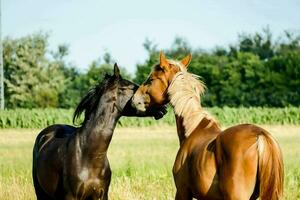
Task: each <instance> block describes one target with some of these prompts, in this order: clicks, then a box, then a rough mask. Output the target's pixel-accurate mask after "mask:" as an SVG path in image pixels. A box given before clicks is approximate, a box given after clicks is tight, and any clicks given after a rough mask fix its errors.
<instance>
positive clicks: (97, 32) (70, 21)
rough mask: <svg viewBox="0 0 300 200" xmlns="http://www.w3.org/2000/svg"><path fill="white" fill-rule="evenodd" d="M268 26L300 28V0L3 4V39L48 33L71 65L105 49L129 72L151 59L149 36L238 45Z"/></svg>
mask: <svg viewBox="0 0 300 200" xmlns="http://www.w3.org/2000/svg"><path fill="white" fill-rule="evenodd" d="M267 25H269V27H270V29H271V30H272V31H273V32H274V33H275V34H277V35H278V34H279V33H282V32H283V30H300V1H299V0H285V1H284V0H282V1H278V0H244V1H242V0H189V1H187V0H186V1H183V0H181V1H179V0H160V1H159V0H151V1H143V0H127V1H121V0H119V1H117V0H107V1H104V0H84V1H83V0H48V1H46V0H2V28H3V29H2V33H3V36H10V37H20V36H25V35H27V34H31V33H34V32H38V31H41V30H42V31H46V32H49V33H50V39H49V45H50V48H51V49H54V48H55V47H57V45H58V44H62V43H67V44H69V47H70V55H69V56H68V61H70V62H72V63H74V64H75V65H76V66H78V67H79V68H81V69H86V68H87V67H88V65H89V64H90V63H91V62H92V61H93V60H95V59H97V58H99V57H101V56H102V55H103V54H104V52H105V51H107V52H109V53H111V54H112V55H113V58H114V59H115V60H116V61H117V62H118V63H119V65H120V66H124V67H126V68H127V69H128V71H130V72H134V70H135V65H136V63H138V62H143V61H144V60H145V58H146V56H147V53H146V51H145V50H144V49H143V45H142V44H143V42H144V41H145V39H146V38H149V39H150V40H153V41H154V42H155V43H157V44H158V47H159V49H163V48H167V47H169V46H170V45H171V44H172V42H173V40H174V38H175V36H181V37H184V38H185V39H187V40H188V41H189V43H190V44H191V46H192V47H195V48H204V49H211V48H213V47H214V46H216V45H219V46H220V45H221V46H222V45H227V44H230V43H234V42H235V41H236V39H237V35H238V33H242V32H247V33H253V32H255V31H260V30H262V28H263V27H266V26H267Z"/></svg>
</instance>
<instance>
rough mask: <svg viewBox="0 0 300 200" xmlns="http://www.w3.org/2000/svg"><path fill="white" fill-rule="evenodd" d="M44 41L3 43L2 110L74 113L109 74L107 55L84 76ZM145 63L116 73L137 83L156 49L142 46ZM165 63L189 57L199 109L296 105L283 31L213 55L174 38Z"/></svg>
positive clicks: (294, 70)
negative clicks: (199, 91) (199, 88)
mask: <svg viewBox="0 0 300 200" xmlns="http://www.w3.org/2000/svg"><path fill="white" fill-rule="evenodd" d="M48 39H49V36H48V35H47V34H45V33H35V34H31V35H28V36H25V37H22V38H17V39H14V38H9V37H7V38H5V39H4V41H3V61H4V78H5V82H4V87H5V99H6V101H5V103H6V107H7V108H39V107H42V108H45V107H59V108H74V107H75V106H76V104H77V103H78V102H79V100H80V98H81V97H82V96H83V95H84V94H85V93H86V92H87V90H88V89H89V88H91V87H93V86H94V85H95V84H96V83H98V82H100V81H101V80H102V79H103V77H104V75H105V74H106V73H111V71H112V65H113V63H114V60H113V58H112V56H111V55H110V54H109V53H105V54H104V56H103V57H102V58H101V59H96V60H95V61H93V62H92V63H91V64H90V65H89V67H88V69H87V70H86V71H80V70H79V68H78V67H76V66H74V65H72V63H68V62H67V61H66V56H67V55H68V54H69V48H68V45H65V44H63V45H59V46H58V47H57V49H56V50H55V51H50V50H49V44H48ZM143 45H144V48H145V50H146V51H147V53H148V57H147V59H146V60H145V61H144V62H143V63H140V64H137V66H136V72H135V74H134V75H132V74H129V73H128V72H127V71H126V69H125V68H122V67H121V68H122V71H123V72H122V74H123V75H124V76H125V78H127V79H131V80H133V81H135V82H136V83H139V84H140V83H142V82H143V81H144V80H145V79H146V78H147V76H148V74H149V73H150V70H151V66H153V65H154V64H155V63H157V62H158V57H159V51H160V49H158V48H157V45H156V44H155V43H153V42H152V41H150V40H147V39H146V41H145V42H144V44H143ZM164 52H165V53H166V55H167V56H168V57H170V58H175V59H181V58H182V57H184V56H185V55H186V54H187V53H192V55H193V58H192V62H191V64H190V67H189V71H190V72H192V73H194V74H197V75H200V76H201V77H202V80H203V81H204V82H205V84H206V86H207V91H206V93H205V95H204V96H203V100H202V101H203V104H204V105H205V106H220V107H222V106H232V107H238V106H245V107H248V106H264V107H285V106H299V105H300V34H299V33H295V32H284V33H283V34H282V35H281V36H280V37H278V38H276V39H274V36H273V35H272V33H271V31H270V30H269V29H264V30H263V31H261V32H257V33H255V34H241V35H239V36H238V39H237V41H236V42H235V43H234V44H230V45H228V46H226V47H215V48H214V49H213V50H203V49H200V48H192V47H191V45H189V43H188V41H186V40H184V39H182V38H175V40H174V42H173V44H172V45H171V46H170V47H169V48H168V49H164Z"/></svg>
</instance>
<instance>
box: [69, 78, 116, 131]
mask: <svg viewBox="0 0 300 200" xmlns="http://www.w3.org/2000/svg"><path fill="white" fill-rule="evenodd" d="M108 77H109V78H108ZM110 78H111V76H109V75H106V76H105V78H104V80H103V81H102V82H101V83H99V84H97V85H96V86H95V87H93V88H91V89H90V90H89V91H88V92H87V94H86V95H85V96H84V97H83V98H82V99H81V101H80V103H79V104H78V105H77V107H76V109H75V111H74V115H73V124H75V122H76V121H77V119H78V118H80V116H81V114H82V113H83V112H84V119H83V122H82V123H81V125H82V124H84V123H85V122H86V121H87V120H88V119H89V116H90V115H91V113H92V112H93V111H95V110H96V109H97V106H98V103H99V101H100V98H101V96H102V95H103V92H104V91H105V89H106V88H107V87H108V85H109V84H108V83H109V81H108V80H107V79H110Z"/></svg>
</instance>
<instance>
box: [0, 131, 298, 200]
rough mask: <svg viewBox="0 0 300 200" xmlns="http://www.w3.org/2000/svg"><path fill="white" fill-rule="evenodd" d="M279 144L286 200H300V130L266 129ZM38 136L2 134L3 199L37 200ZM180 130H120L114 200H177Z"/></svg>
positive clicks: (112, 152) (114, 154)
mask: <svg viewBox="0 0 300 200" xmlns="http://www.w3.org/2000/svg"><path fill="white" fill-rule="evenodd" d="M263 127H264V128H266V129H267V130H269V131H270V132H271V133H272V134H273V135H274V136H275V137H276V138H277V139H278V141H279V143H280V145H281V147H282V150H283V154H284V161H285V199H289V200H295V199H300V168H299V166H300V126H263ZM38 131H39V130H28V129H2V130H0V199H1V200H8V199H9V200H16V199H21V200H23V199H25V200H27V199H28V200H29V199H35V196H34V190H33V186H32V180H31V159H32V155H31V152H32V145H33V142H34V139H35V136H36V134H37V133H38ZM177 150H178V141H177V135H176V132H175V128H170V127H165V128H163V129H162V130H160V129H159V128H138V129H132V128H119V129H117V130H116V132H115V134H114V137H113V140H112V143H111V146H110V149H109V160H110V164H111V168H112V171H113V175H112V182H111V186H110V194H109V196H110V199H122V200H129V199H130V200H132V199H135V200H137V199H164V200H165V199H173V197H174V194H175V186H174V183H173V178H172V173H171V169H172V165H173V161H174V158H175V154H176V152H177Z"/></svg>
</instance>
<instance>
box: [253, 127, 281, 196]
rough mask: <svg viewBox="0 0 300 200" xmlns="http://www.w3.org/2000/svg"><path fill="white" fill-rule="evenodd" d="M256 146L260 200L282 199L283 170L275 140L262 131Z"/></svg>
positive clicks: (279, 151)
mask: <svg viewBox="0 0 300 200" xmlns="http://www.w3.org/2000/svg"><path fill="white" fill-rule="evenodd" d="M257 145H258V155H259V162H258V165H259V166H258V178H259V196H260V199H261V200H277V199H282V197H283V179H284V168H283V160H282V153H281V150H280V147H279V145H278V143H277V142H276V141H275V139H274V138H273V137H272V136H271V135H270V134H269V133H268V132H266V131H264V130H263V131H262V132H261V134H260V135H259V136H258V141H257Z"/></svg>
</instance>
